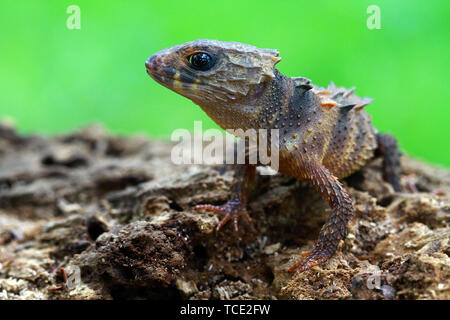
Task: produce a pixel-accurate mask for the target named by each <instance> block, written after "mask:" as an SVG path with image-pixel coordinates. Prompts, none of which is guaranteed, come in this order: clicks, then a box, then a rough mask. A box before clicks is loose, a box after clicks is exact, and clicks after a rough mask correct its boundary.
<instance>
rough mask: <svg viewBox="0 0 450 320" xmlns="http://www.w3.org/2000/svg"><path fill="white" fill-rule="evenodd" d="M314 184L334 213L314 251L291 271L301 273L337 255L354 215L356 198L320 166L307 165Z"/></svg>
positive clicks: (311, 181)
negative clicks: (354, 199)
mask: <svg viewBox="0 0 450 320" xmlns="http://www.w3.org/2000/svg"><path fill="white" fill-rule="evenodd" d="M305 168H306V177H307V179H306V180H307V181H308V182H310V183H311V184H312V185H313V186H314V187H315V189H316V190H317V191H318V192H319V193H320V195H321V196H322V197H323V198H324V199H325V200H326V201H327V202H328V204H329V205H330V207H331V214H330V216H329V217H328V219H327V221H326V222H325V224H324V226H323V227H322V230H321V231H320V234H319V239H318V240H317V242H316V243H315V245H314V247H313V249H312V250H311V251H309V252H305V253H304V254H302V255H303V256H304V258H303V259H301V260H300V261H298V262H297V263H296V264H295V265H293V266H292V267H291V268H290V269H289V272H293V271H295V270H297V273H301V272H303V271H306V270H308V269H310V268H311V267H313V266H316V265H319V264H321V263H323V262H325V261H326V260H328V259H329V258H330V257H331V256H333V254H334V253H335V252H336V250H337V248H338V246H339V242H340V241H341V240H343V239H344V238H345V236H346V235H347V223H348V221H349V220H350V219H351V217H352V215H353V211H354V209H353V204H352V199H351V198H350V196H349V195H348V193H347V191H346V190H345V189H344V187H343V186H342V184H341V183H340V182H339V181H338V180H337V178H336V177H334V176H333V175H332V174H331V173H330V171H328V169H326V168H325V167H324V166H323V165H321V164H319V163H313V164H309V165H307V166H305Z"/></svg>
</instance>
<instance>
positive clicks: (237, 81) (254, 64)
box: [146, 40, 400, 272]
mask: <svg viewBox="0 0 450 320" xmlns="http://www.w3.org/2000/svg"><path fill="white" fill-rule="evenodd" d="M205 55H206V57H205ZM280 60H281V58H279V57H278V52H277V51H276V50H269V49H258V48H256V47H254V46H250V45H246V44H241V43H237V42H222V41H216V40H195V41H191V42H188V43H185V44H181V45H178V46H174V47H171V48H168V49H165V50H162V51H160V52H158V53H155V54H154V55H153V56H151V57H150V58H149V59H148V60H147V62H146V68H147V73H148V74H149V75H150V76H151V77H152V78H153V79H155V80H156V81H157V82H158V83H160V84H162V85H163V86H165V87H167V88H169V89H171V90H173V91H175V92H177V93H179V94H181V95H183V96H185V97H187V98H189V99H191V100H192V101H193V102H194V103H196V104H197V105H199V106H200V107H201V108H202V109H203V110H204V111H205V112H206V113H207V114H208V116H209V117H211V118H212V119H213V120H214V121H215V122H216V123H217V124H218V125H219V126H221V127H222V128H223V129H239V128H240V129H243V130H247V129H279V133H280V134H279V168H280V169H279V171H280V172H281V173H283V174H286V175H289V176H293V177H295V178H297V179H299V180H302V181H307V182H309V183H311V184H312V185H313V186H314V188H315V189H316V190H317V192H319V194H320V195H321V196H322V197H323V198H324V199H325V200H326V201H327V202H328V204H329V205H330V208H331V214H330V216H329V217H328V219H327V221H326V223H325V224H324V226H323V228H322V230H321V231H320V234H319V239H318V241H317V242H316V244H315V245H314V247H313V248H312V250H311V251H309V252H307V253H304V254H303V256H304V258H303V259H302V260H300V261H299V262H298V263H296V264H295V265H293V266H292V267H291V268H290V269H289V271H290V272H293V271H294V270H297V272H303V271H305V270H308V269H309V268H311V267H313V266H315V265H318V264H320V263H322V262H324V261H326V260H327V259H329V258H330V257H331V256H332V255H333V254H334V253H335V252H336V250H337V248H338V246H339V242H340V241H341V240H343V239H344V238H345V236H346V234H347V229H346V226H347V223H348V221H349V220H350V219H351V217H352V215H353V211H354V209H353V204H352V199H351V197H350V196H349V194H348V193H347V191H346V190H345V189H344V188H343V186H342V184H341V183H340V182H339V181H338V179H339V178H343V177H346V176H348V175H350V174H351V173H353V172H355V171H356V170H358V169H359V168H361V167H362V166H364V165H365V164H366V163H367V162H368V161H369V160H370V159H372V158H373V157H374V155H375V151H376V152H377V154H380V155H382V156H383V157H384V161H383V164H384V177H385V179H386V180H387V181H388V182H389V183H391V184H392V186H393V187H394V190H395V191H399V189H400V165H399V156H400V153H399V152H398V150H397V144H396V141H395V139H394V138H393V137H391V136H388V135H382V134H379V133H377V131H376V130H375V128H374V127H373V125H372V123H371V121H370V116H369V115H368V114H367V113H366V112H365V110H364V108H363V107H364V106H365V105H367V104H369V103H370V102H371V99H367V98H360V97H358V96H356V95H354V94H353V91H354V89H350V90H346V89H344V88H340V87H336V86H335V85H334V84H330V85H329V86H328V88H326V89H325V88H318V87H316V86H314V85H312V84H311V82H310V80H308V79H306V78H302V77H298V78H289V77H286V76H284V75H282V74H281V73H280V72H279V71H278V70H277V69H276V68H275V64H276V63H278V62H279V61H280ZM254 169H255V168H254V165H250V164H245V165H241V166H238V168H237V171H236V174H235V181H234V182H233V185H232V196H231V199H230V201H228V202H227V203H226V204H225V205H223V206H211V205H200V206H197V207H196V208H195V209H197V210H210V211H213V212H216V213H222V214H224V215H225V218H224V219H223V220H222V221H221V222H220V224H219V225H218V227H217V229H218V230H220V228H222V227H223V226H224V225H225V224H226V223H227V222H228V221H229V220H233V222H234V227H235V229H236V230H237V229H238V218H239V216H240V215H245V216H246V217H247V218H248V220H249V221H250V217H249V216H248V214H247V211H246V204H247V199H248V196H249V193H250V191H251V187H252V184H253V178H254V175H255V170H254Z"/></svg>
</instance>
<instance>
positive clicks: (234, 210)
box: [194, 201, 252, 232]
mask: <svg viewBox="0 0 450 320" xmlns="http://www.w3.org/2000/svg"><path fill="white" fill-rule="evenodd" d="M194 210H197V211H198V210H206V211H211V212H214V213H217V214H223V215H225V217H224V218H223V219H222V220H221V221H220V223H219V224H218V225H217V228H216V230H217V231H220V229H222V227H223V226H224V225H225V224H227V222H228V221H230V220H233V224H234V230H235V231H236V232H237V231H238V230H239V228H238V222H239V217H240V216H241V215H243V216H245V218H247V221H248V222H249V223H251V222H252V219H251V218H250V216H249V215H248V212H247V209H246V208H245V206H243V205H242V204H241V203H240V201H228V202H227V203H225V204H224V205H221V206H213V205H209V204H201V205H197V206H195V207H194Z"/></svg>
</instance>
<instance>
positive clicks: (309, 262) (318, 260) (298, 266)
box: [288, 247, 334, 274]
mask: <svg viewBox="0 0 450 320" xmlns="http://www.w3.org/2000/svg"><path fill="white" fill-rule="evenodd" d="M333 254H334V251H333V252H330V251H327V250H323V249H320V248H318V247H315V248H314V249H313V250H312V251H306V252H302V257H303V259H300V260H299V261H297V263H295V264H294V265H293V266H292V267H290V268H289V270H288V272H289V273H293V272H294V271H295V274H299V273H302V272H304V271H306V270H309V269H311V268H312V267H315V266H317V265H319V264H322V263H324V262H325V261H327V260H328V259H329V258H330V257H331V256H332V255H333Z"/></svg>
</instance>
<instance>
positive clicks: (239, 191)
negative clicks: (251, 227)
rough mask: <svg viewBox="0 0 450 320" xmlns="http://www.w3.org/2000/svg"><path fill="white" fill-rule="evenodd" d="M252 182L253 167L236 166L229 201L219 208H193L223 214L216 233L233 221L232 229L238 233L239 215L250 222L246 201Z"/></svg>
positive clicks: (253, 176)
mask: <svg viewBox="0 0 450 320" xmlns="http://www.w3.org/2000/svg"><path fill="white" fill-rule="evenodd" d="M254 180H255V166H254V165H249V164H244V165H237V167H236V170H235V173H234V180H233V183H232V185H231V197H230V200H228V202H227V203H225V204H224V205H221V206H213V205H209V204H203V205H197V206H195V207H194V209H195V210H207V211H212V212H215V213H218V214H224V215H225V216H224V218H223V219H222V220H221V221H220V223H219V224H218V225H217V228H216V230H217V231H219V230H220V229H221V228H222V227H223V226H224V225H225V224H226V223H227V222H228V221H230V220H233V223H234V229H235V230H236V231H238V222H239V217H240V216H241V215H244V216H245V217H246V218H247V220H248V222H249V223H250V222H251V219H250V216H249V215H248V212H247V201H248V198H249V196H250V193H251V190H252V188H253V184H254Z"/></svg>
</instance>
